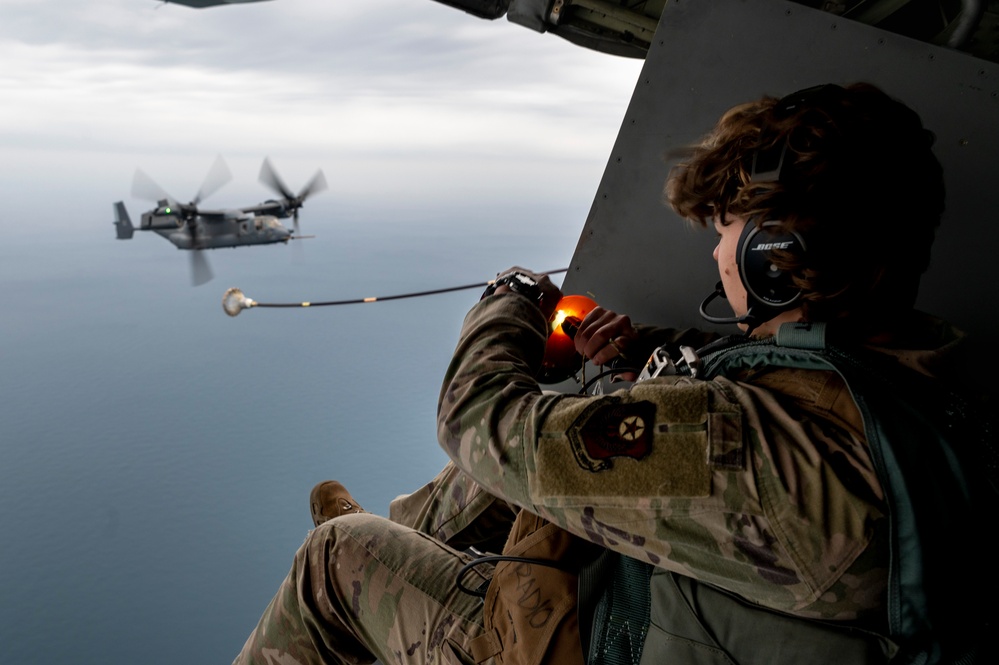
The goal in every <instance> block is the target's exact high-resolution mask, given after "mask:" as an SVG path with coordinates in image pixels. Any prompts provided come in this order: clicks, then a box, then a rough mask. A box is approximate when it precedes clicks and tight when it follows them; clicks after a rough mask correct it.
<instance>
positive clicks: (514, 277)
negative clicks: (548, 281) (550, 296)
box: [482, 272, 544, 302]
mask: <svg viewBox="0 0 999 665" xmlns="http://www.w3.org/2000/svg"><path fill="white" fill-rule="evenodd" d="M501 286H507V287H509V289H510V290H511V291H513V292H514V293H519V294H520V295H522V296H527V297H528V298H530V299H531V300H532V301H534V302H540V301H541V298H542V297H543V296H544V292H543V291H542V290H541V286H540V285H539V284H538V280H536V279H534V278H533V277H531V276H530V275H525V274H524V273H522V272H511V273H507V274H506V275H503V276H502V277H499V278H497V279H496V281H495V282H493V283H492V284H490V285H489V286H487V287H486V290H485V291H483V292H482V297H483V298H485V297H486V296H491V295H492V294H494V293H496V289H498V288H499V287H501Z"/></svg>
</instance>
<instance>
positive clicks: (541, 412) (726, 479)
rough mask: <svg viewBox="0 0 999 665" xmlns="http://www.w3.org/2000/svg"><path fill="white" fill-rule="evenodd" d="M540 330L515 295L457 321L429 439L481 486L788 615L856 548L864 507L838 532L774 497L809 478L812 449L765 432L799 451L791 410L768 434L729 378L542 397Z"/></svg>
mask: <svg viewBox="0 0 999 665" xmlns="http://www.w3.org/2000/svg"><path fill="white" fill-rule="evenodd" d="M546 332H547V327H546V322H545V321H544V319H543V317H542V315H541V313H540V312H539V311H538V309H537V308H536V307H535V306H534V305H533V304H532V303H531V302H530V301H529V300H527V299H526V298H524V297H522V296H519V295H517V294H501V295H498V296H492V297H489V298H486V299H485V300H483V301H482V302H480V303H479V304H478V305H476V306H475V307H474V308H473V309H472V311H471V312H469V314H468V316H467V317H466V319H465V322H464V326H463V329H462V333H461V338H460V341H459V344H458V347H457V349H456V351H455V355H454V358H453V360H452V362H451V365H450V367H449V368H448V372H447V375H446V377H445V380H444V386H443V389H442V392H441V396H440V402H439V411H438V435H439V439H440V443H441V445H442V446H443V448H444V449H445V451H446V452H447V454H448V455H449V456H450V457H451V459H452V460H453V461H454V462H455V463H456V464H457V465H458V466H459V467H461V468H462V469H463V470H464V471H465V472H466V473H468V474H469V475H470V476H471V477H472V478H474V479H475V480H476V482H478V483H479V484H481V485H482V486H483V487H484V488H486V490H487V491H489V492H490V493H492V494H494V495H495V496H497V497H501V498H503V499H505V500H507V501H509V502H511V503H513V504H516V505H518V506H521V507H523V508H525V509H527V510H530V511H531V512H534V513H535V514H538V515H541V516H542V517H545V518H546V519H549V520H551V521H552V522H554V523H556V524H558V525H559V526H561V527H562V528H565V529H567V530H569V531H571V532H572V533H574V534H576V535H578V536H581V537H583V538H586V539H588V540H590V541H592V542H594V543H596V544H598V545H602V546H604V547H608V548H610V549H613V550H616V551H619V552H621V553H623V554H626V555H628V556H632V557H635V558H638V559H640V560H644V561H649V562H651V563H653V564H655V565H657V566H660V567H663V568H666V569H669V570H672V571H674V572H679V573H681V574H685V575H689V576H691V577H695V578H697V579H701V580H704V581H708V582H712V583H715V584H718V585H719V586H722V587H723V588H726V589H729V590H731V591H734V592H736V593H739V594H741V595H743V596H744V597H747V598H751V599H753V600H756V601H757V602H760V603H761V604H763V605H766V606H768V607H773V608H776V609H782V610H788V611H801V610H802V609H803V608H804V607H806V606H809V605H811V604H813V603H814V602H815V601H816V600H817V599H818V598H819V596H820V595H821V594H822V592H823V591H824V590H826V589H828V588H829V587H830V586H831V585H832V584H833V583H834V582H835V580H837V579H839V578H840V577H841V576H842V574H843V572H844V571H845V570H846V568H847V567H848V566H849V565H850V564H851V563H852V562H853V561H854V560H855V559H856V558H857V556H858V555H859V553H860V552H861V551H862V550H863V549H864V547H865V545H866V543H867V539H868V537H869V535H868V533H867V527H866V525H865V516H864V515H863V514H860V513H859V512H857V511H855V510H854V509H853V505H852V503H851V502H850V501H845V502H839V503H838V504H837V506H836V507H837V515H836V519H837V523H836V526H835V528H834V529H823V528H819V529H817V530H816V529H814V528H812V529H811V530H810V528H809V527H808V525H804V526H801V525H800V524H798V526H800V527H801V528H798V527H796V526H795V524H796V523H801V522H804V521H805V520H807V519H808V517H809V515H810V513H808V512H807V511H806V512H802V513H801V514H800V515H799V514H796V512H795V510H794V506H791V507H788V506H786V505H782V502H783V501H784V500H785V499H786V494H787V492H786V491H785V490H784V489H783V488H785V487H787V486H788V484H789V483H788V482H785V481H786V480H787V479H785V478H784V476H785V475H788V476H800V475H802V474H806V475H807V473H808V470H807V469H806V468H804V467H807V465H810V464H814V463H815V459H814V458H815V457H816V456H815V455H814V454H811V456H810V457H809V454H810V453H811V452H812V451H810V450H806V451H805V454H803V455H801V456H790V457H788V456H781V455H775V454H773V451H772V440H771V439H772V438H773V436H777V437H778V438H780V437H782V436H786V437H788V438H789V439H791V440H792V444H795V445H796V443H801V444H802V445H803V446H804V447H805V448H807V447H808V441H807V440H806V439H807V437H804V436H799V437H798V438H799V439H802V440H801V441H798V440H797V439H795V437H796V436H797V434H796V432H795V431H793V430H794V424H793V418H784V419H783V420H782V421H781V424H779V425H778V426H777V429H780V430H787V431H786V432H784V433H783V434H782V433H780V432H777V429H774V430H773V436H771V432H770V431H769V429H768V428H769V426H768V424H767V423H769V421H770V420H772V418H769V415H770V414H769V413H768V414H765V415H766V416H767V417H764V418H761V413H760V411H759V409H758V408H757V405H758V400H757V399H756V398H755V397H754V395H753V393H752V391H747V390H744V389H742V388H741V387H740V386H739V385H738V384H735V383H733V382H731V381H727V380H724V379H722V380H717V381H696V380H693V379H689V378H685V377H662V378H658V379H654V380H652V381H647V382H642V383H639V384H636V385H634V386H633V387H632V388H630V389H628V390H622V391H618V392H615V393H612V394H609V395H603V396H599V397H592V396H573V395H552V394H543V393H542V391H541V390H540V388H539V386H538V384H537V382H536V381H535V380H534V378H533V376H534V374H535V372H536V370H537V368H538V367H539V366H540V363H541V359H542V356H543V353H544V344H545V339H546ZM772 408H774V409H779V408H780V407H779V405H778V406H772ZM764 421H766V422H764ZM770 429H773V428H770ZM820 466H821V465H820ZM760 479H764V480H765V481H766V482H760ZM794 480H795V484H800V479H797V478H795V479H794ZM831 491H833V492H835V491H837V490H835V488H833V489H832V490H831ZM815 500H818V501H823V500H824V499H823V498H822V497H821V496H820V497H818V498H817V499H815ZM844 506H845V507H844ZM775 520H779V521H780V523H775ZM816 531H817V533H816ZM827 531H828V533H826V532H827ZM838 611H839V610H833V611H832V613H835V612H838ZM823 614H826V615H828V613H825V612H824V613H823Z"/></svg>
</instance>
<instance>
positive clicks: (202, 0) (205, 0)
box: [163, 0, 263, 9]
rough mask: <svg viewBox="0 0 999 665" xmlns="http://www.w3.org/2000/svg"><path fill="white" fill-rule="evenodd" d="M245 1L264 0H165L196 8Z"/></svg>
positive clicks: (255, 0)
mask: <svg viewBox="0 0 999 665" xmlns="http://www.w3.org/2000/svg"><path fill="white" fill-rule="evenodd" d="M244 2H263V0H163V3H164V4H168V5H169V4H173V5H187V6H188V7H194V8H195V9H204V8H205V7H216V6H218V5H235V4H242V3H244Z"/></svg>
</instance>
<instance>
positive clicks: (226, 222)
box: [114, 156, 327, 286]
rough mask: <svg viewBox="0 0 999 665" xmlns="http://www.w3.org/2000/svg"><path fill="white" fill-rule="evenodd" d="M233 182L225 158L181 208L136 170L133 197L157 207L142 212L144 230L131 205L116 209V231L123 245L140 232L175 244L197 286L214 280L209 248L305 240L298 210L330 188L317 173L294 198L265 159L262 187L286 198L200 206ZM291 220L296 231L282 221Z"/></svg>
mask: <svg viewBox="0 0 999 665" xmlns="http://www.w3.org/2000/svg"><path fill="white" fill-rule="evenodd" d="M231 179H232V174H231V173H230V172H229V167H228V166H226V163H225V161H224V160H223V159H222V157H221V156H220V157H219V158H218V159H216V160H215V163H214V164H213V165H212V167H211V169H210V170H209V171H208V175H207V176H206V177H205V180H204V182H203V183H202V185H201V189H199V190H198V193H197V194H195V196H194V198H193V199H192V200H191V202H190V203H180V202H178V201H177V200H176V199H174V198H173V197H172V196H170V195H169V194H167V193H166V191H165V190H163V188H161V187H160V186H159V185H157V184H156V183H155V182H154V181H153V180H152V178H150V177H149V176H148V175H146V174H145V173H144V172H143V171H142V170H136V172H135V180H134V182H133V184H132V196H134V197H135V198H139V199H148V200H152V201H156V207H155V208H153V209H152V210H149V211H148V212H144V213H142V219H141V222H140V224H139V226H138V227H135V226H132V220H131V219H130V218H129V216H128V210H126V209H125V204H124V203H123V202H122V201H118V202H116V203H115V204H114V214H115V222H114V225H115V231H116V232H117V234H118V239H119V240H128V239H130V238H131V237H132V234H133V233H134V232H135V231H136V230H139V231H154V232H156V233H157V234H158V235H160V236H162V237H164V238H166V239H167V240H169V241H170V242H172V243H173V244H174V245H175V246H176V247H177V249H186V250H190V255H191V280H192V282H193V283H194V285H195V286H197V285H199V284H204V283H205V282H207V281H209V280H210V279H211V278H212V272H211V269H210V268H209V266H208V260H207V259H206V258H205V257H204V255H203V254H202V250H205V249H217V248H219V247H241V246H243V245H269V244H273V243H278V242H283V243H287V242H288V241H289V240H294V239H296V238H302V237H303V236H301V235H300V233H299V227H298V211H299V209H300V208H301V207H302V205H303V204H304V203H305V200H306V199H307V198H309V197H310V196H312V195H313V194H316V193H318V192H321V191H323V190H324V189H326V186H327V185H326V177H325V176H324V175H323V172H322V171H321V170H320V171H316V174H315V175H314V176H312V179H311V180H310V181H309V182H308V183H307V184H306V185H305V187H303V188H302V190H301V191H300V192H299V193H298V194H293V193H292V191H291V190H290V189H288V186H287V185H285V184H284V181H283V180H281V177H280V176H279V175H278V174H277V171H275V169H274V166H273V165H272V164H271V161H270V159H267V158H265V159H264V163H263V165H262V166H261V167H260V182H262V183H263V184H265V185H266V186H267V187H269V188H270V189H271V190H273V191H274V192H276V193H277V194H278V195H280V196H281V198H280V199H279V200H274V199H270V200H267V201H265V202H263V203H260V204H258V205H254V206H248V207H245V208H225V209H219V210H205V209H202V208H199V207H198V204H200V203H201V201H202V200H203V199H205V198H207V197H209V196H211V195H212V194H214V193H215V192H216V191H218V189H219V188H220V187H222V186H223V185H224V184H226V183H227V182H229V181H230V180H231ZM288 217H291V218H292V219H293V220H294V232H293V231H292V230H291V229H288V228H287V227H285V226H284V225H283V224H282V223H281V222H280V221H278V220H281V219H287V218H288Z"/></svg>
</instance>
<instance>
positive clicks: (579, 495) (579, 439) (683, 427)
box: [529, 377, 745, 507]
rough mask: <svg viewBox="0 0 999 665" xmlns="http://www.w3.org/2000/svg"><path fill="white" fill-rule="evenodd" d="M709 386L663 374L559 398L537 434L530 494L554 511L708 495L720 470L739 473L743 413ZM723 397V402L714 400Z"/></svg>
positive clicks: (721, 399)
mask: <svg viewBox="0 0 999 665" xmlns="http://www.w3.org/2000/svg"><path fill="white" fill-rule="evenodd" d="M716 388H717V387H716V386H714V385H713V384H711V383H710V382H702V381H693V380H690V379H684V378H682V377H660V378H657V379H652V380H649V381H643V382H641V383H638V384H635V385H634V386H633V387H632V388H631V389H630V390H627V391H619V392H617V393H614V394H612V395H604V396H601V397H592V398H585V399H584V398H574V399H566V400H560V401H559V402H557V403H556V404H554V405H553V406H552V408H551V409H550V410H549V411H548V412H547V413H546V414H545V417H544V420H543V421H542V423H540V431H538V433H537V436H538V447H537V452H536V457H535V463H536V468H535V472H534V473H533V474H532V475H531V477H530V480H529V482H530V486H531V496H532V498H533V499H534V500H535V501H536V502H537V503H538V504H539V505H548V506H579V505H583V506H594V507H596V506H607V507H611V506H619V507H628V506H634V505H635V501H636V499H637V500H639V501H641V502H643V503H644V504H645V505H647V506H649V507H653V506H658V505H662V504H661V503H660V502H661V501H666V500H669V499H672V498H680V497H686V498H692V497H706V496H709V495H710V494H711V491H712V477H713V473H714V471H715V470H721V471H727V470H736V469H739V468H741V466H742V464H743V461H744V457H743V455H744V451H743V447H744V445H745V444H744V442H743V436H742V427H741V424H742V418H741V415H742V414H741V410H740V409H739V407H738V405H736V404H733V403H730V402H729V401H728V400H727V399H725V397H724V395H721V394H716V393H717V390H716ZM716 398H718V399H716Z"/></svg>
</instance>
